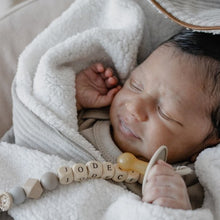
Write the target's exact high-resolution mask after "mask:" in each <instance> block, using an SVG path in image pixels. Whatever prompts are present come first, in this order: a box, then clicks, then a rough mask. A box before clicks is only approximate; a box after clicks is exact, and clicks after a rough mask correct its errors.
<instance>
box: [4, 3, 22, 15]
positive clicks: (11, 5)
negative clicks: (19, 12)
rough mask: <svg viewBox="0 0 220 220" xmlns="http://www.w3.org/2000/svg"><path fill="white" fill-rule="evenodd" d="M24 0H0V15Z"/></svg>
mask: <svg viewBox="0 0 220 220" xmlns="http://www.w3.org/2000/svg"><path fill="white" fill-rule="evenodd" d="M24 1H25V0H1V1H0V17H1V16H2V15H4V14H5V13H6V12H7V11H8V10H9V9H10V8H12V7H13V6H15V5H17V4H19V3H21V2H24Z"/></svg>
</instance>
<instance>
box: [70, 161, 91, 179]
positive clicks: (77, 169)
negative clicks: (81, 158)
mask: <svg viewBox="0 0 220 220" xmlns="http://www.w3.org/2000/svg"><path fill="white" fill-rule="evenodd" d="M72 169H73V173H74V175H73V177H74V180H75V181H82V180H85V179H87V178H88V171H87V168H86V165H85V164H82V163H77V164H74V165H73V166H72Z"/></svg>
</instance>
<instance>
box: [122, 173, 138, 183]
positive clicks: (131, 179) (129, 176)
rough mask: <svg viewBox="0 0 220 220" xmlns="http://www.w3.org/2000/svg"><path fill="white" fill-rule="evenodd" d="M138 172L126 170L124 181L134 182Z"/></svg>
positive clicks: (136, 179)
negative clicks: (126, 174)
mask: <svg viewBox="0 0 220 220" xmlns="http://www.w3.org/2000/svg"><path fill="white" fill-rule="evenodd" d="M139 175H140V174H139V173H138V172H136V171H128V176H127V179H126V180H125V182H126V183H135V182H137V181H138V179H139Z"/></svg>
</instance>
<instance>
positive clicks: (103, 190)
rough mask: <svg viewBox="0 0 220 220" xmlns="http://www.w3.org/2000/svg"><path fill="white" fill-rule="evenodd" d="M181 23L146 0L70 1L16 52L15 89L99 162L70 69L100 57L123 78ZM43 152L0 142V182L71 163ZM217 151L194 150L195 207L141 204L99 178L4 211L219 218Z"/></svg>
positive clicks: (27, 215) (12, 182)
mask: <svg viewBox="0 0 220 220" xmlns="http://www.w3.org/2000/svg"><path fill="white" fill-rule="evenodd" d="M152 16H153V17H152ZM180 29H181V27H179V26H178V25H176V24H174V23H171V22H170V21H169V20H167V19H164V18H163V16H162V15H161V14H159V13H157V12H156V10H155V9H154V8H153V7H152V6H151V5H150V4H149V3H148V2H147V1H145V0H136V1H135V0H108V1H106V0H93V1H91V0H78V1H75V2H74V3H73V4H72V6H71V7H70V8H69V9H68V10H67V11H66V12H65V13H63V15H62V16H61V17H59V18H58V19H56V20H55V21H54V22H53V23H52V24H51V25H50V26H49V27H48V28H47V29H46V30H45V31H44V32H43V33H41V34H40V35H39V36H38V37H37V38H36V39H35V40H34V41H33V42H32V43H31V44H30V45H29V46H28V47H27V48H26V49H25V51H24V52H23V53H22V54H21V56H20V59H19V63H18V71H17V74H16V78H15V82H14V89H15V92H16V95H17V97H18V99H19V100H20V102H21V103H22V104H23V105H24V106H25V107H26V108H27V109H28V110H30V111H31V112H32V113H34V114H35V115H36V116H37V117H38V118H39V119H40V120H42V121H43V122H44V123H45V124H46V125H49V126H50V127H51V128H53V129H54V130H56V131H57V133H60V134H62V135H63V136H65V137H66V138H67V139H68V140H70V141H73V142H74V143H78V144H79V145H80V144H81V145H82V144H85V146H86V147H88V152H89V153H90V154H91V155H92V156H93V158H95V159H97V160H101V161H102V160H103V158H102V156H101V155H100V153H99V152H97V151H96V150H95V149H94V147H93V146H91V145H89V143H88V142H86V140H85V139H84V138H83V137H82V136H80V135H79V133H78V131H77V129H78V126H77V112H76V107H75V74H76V73H78V72H79V71H80V70H81V69H82V68H85V67H86V66H88V65H89V64H91V63H93V62H95V61H101V62H103V63H104V64H105V65H110V66H112V67H114V68H115V69H116V70H117V72H118V74H119V77H120V79H121V80H122V81H124V80H125V79H126V77H127V75H128V73H129V72H130V71H131V70H132V69H133V68H134V67H135V65H136V62H137V60H138V61H142V60H143V59H144V58H145V57H146V56H147V55H148V54H149V53H150V52H151V51H152V50H153V49H154V48H155V47H156V46H157V45H158V44H159V43H161V42H162V41H163V40H166V39H167V38H169V37H170V36H172V35H173V34H174V33H176V32H177V31H178V30H180ZM39 130H40V129H39ZM15 138H16V136H15ZM35 138H38V139H39V140H40V139H43V138H44V136H43V135H42V136H40V137H35ZM45 138H46V137H45ZM51 141H53V140H51ZM68 150H69V149H66V151H68ZM47 152H48V154H45V153H42V152H40V151H37V150H33V149H28V148H26V147H23V146H19V145H11V144H8V143H1V144H0V178H1V181H0V189H2V190H6V191H7V190H9V189H10V188H12V187H13V186H16V185H23V184H24V183H25V181H26V180H27V179H28V178H29V177H32V178H40V176H41V175H42V174H43V173H44V172H47V171H48V170H50V171H56V169H57V168H58V167H59V166H60V165H64V164H67V165H68V164H69V165H70V164H73V163H74V162H75V158H74V156H73V160H72V161H65V160H64V159H61V157H64V156H63V154H62V151H59V149H58V150H57V149H53V148H51V149H50V150H47ZM54 154H57V155H59V157H58V156H55V155H54ZM219 156H220V147H215V148H212V149H208V150H205V151H204V152H203V153H201V154H200V155H199V157H198V160H197V162H196V172H197V175H198V176H199V180H200V182H201V184H202V185H203V187H204V189H205V200H204V205H203V207H202V208H201V209H197V210H194V211H184V210H174V209H169V208H163V207H160V206H154V205H151V204H146V203H143V202H142V201H141V200H140V198H139V197H137V196H136V195H134V194H133V193H130V192H128V191H127V190H126V189H124V188H123V187H121V186H118V185H115V184H112V183H110V182H108V181H105V180H101V179H100V180H98V179H97V180H88V181H85V182H83V183H73V184H71V185H69V186H59V188H58V189H56V190H54V191H53V192H46V193H45V194H44V195H43V196H42V198H41V199H39V200H28V201H27V202H25V203H24V204H22V205H19V206H14V207H13V208H12V209H11V210H10V211H9V213H10V214H11V215H12V216H13V217H14V218H15V219H16V220H21V219H22V220H24V219H37V220H39V219H53V220H54V219H57V220H58V219H80V220H81V219H82V220H83V219H94V220H95V219H109V220H110V219H111V220H112V219H117V220H118V219H135V220H136V219H164V220H165V219H198V220H201V219H204V220H207V219H220V209H219V207H220V190H219V175H218V174H219V173H220V172H219V171H220V166H219V164H220V159H219Z"/></svg>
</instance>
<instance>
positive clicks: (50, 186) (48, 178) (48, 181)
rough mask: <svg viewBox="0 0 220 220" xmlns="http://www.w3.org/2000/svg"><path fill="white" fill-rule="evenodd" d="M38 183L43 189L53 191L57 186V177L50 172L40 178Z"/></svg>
mask: <svg viewBox="0 0 220 220" xmlns="http://www.w3.org/2000/svg"><path fill="white" fill-rule="evenodd" d="M40 183H41V185H42V186H43V188H44V189H46V190H54V189H56V187H57V185H58V178H57V175H56V174H55V173H52V172H47V173H45V174H44V175H43V176H42V177H41V179H40Z"/></svg>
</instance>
